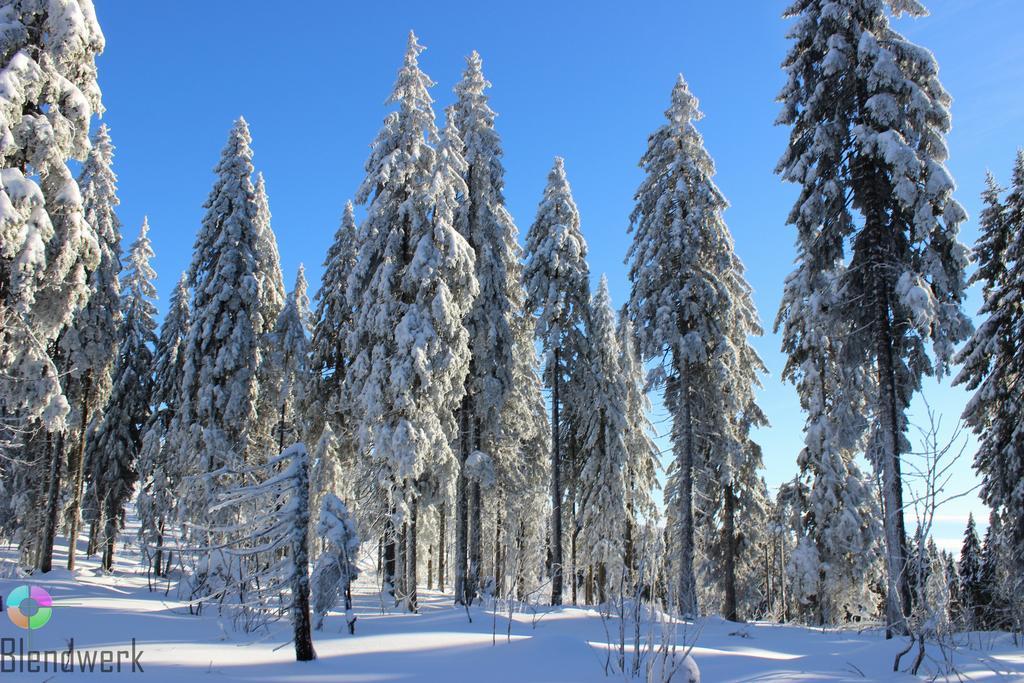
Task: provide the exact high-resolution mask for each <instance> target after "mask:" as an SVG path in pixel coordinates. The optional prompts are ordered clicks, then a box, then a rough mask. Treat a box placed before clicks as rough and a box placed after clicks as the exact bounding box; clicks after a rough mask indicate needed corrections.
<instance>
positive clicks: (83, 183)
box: [60, 124, 122, 570]
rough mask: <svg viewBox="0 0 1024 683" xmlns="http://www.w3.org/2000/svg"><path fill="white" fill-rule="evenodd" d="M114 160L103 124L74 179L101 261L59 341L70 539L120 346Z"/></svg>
mask: <svg viewBox="0 0 1024 683" xmlns="http://www.w3.org/2000/svg"><path fill="white" fill-rule="evenodd" d="M113 160H114V145H113V144H112V143H111V141H110V132H109V130H108V129H107V126H106V124H102V125H101V126H100V127H99V128H98V129H97V130H96V133H95V135H94V136H93V141H92V149H91V150H90V151H89V156H88V157H87V158H86V160H85V163H84V164H83V165H82V172H81V174H80V175H79V177H78V185H79V188H80V189H81V191H82V206H83V210H84V212H85V219H86V221H88V223H89V225H90V226H92V229H93V230H94V231H95V232H96V237H97V240H98V243H99V247H100V261H99V264H98V265H97V266H96V268H95V269H93V270H92V272H91V273H90V274H89V288H90V289H91V290H92V295H91V296H90V297H89V301H88V303H87V304H86V305H85V307H84V308H83V309H82V310H81V311H79V312H78V314H77V315H75V320H74V324H73V325H71V326H70V327H69V328H68V329H67V331H66V332H65V333H64V334H63V336H62V337H61V341H60V344H61V350H62V352H63V356H64V358H65V362H66V363H67V365H68V368H67V370H68V372H67V375H66V377H65V379H64V385H65V393H66V394H67V396H68V399H69V400H70V401H71V407H72V425H73V426H71V427H70V428H69V430H68V435H67V436H66V437H65V439H64V443H65V445H66V446H68V447H71V448H72V452H71V453H69V454H68V457H67V461H68V463H69V466H70V467H69V471H68V482H69V483H70V485H71V501H70V504H69V506H68V510H67V525H68V538H69V539H77V538H78V528H79V519H80V516H81V507H82V484H83V476H84V474H85V446H86V437H87V433H88V426H89V421H90V419H91V418H92V416H93V413H94V412H95V411H97V410H99V409H101V408H102V407H103V406H105V405H106V402H107V398H108V396H109V395H110V390H111V385H112V379H111V371H112V369H113V365H114V358H115V355H116V354H117V352H118V344H119V334H120V330H119V326H120V324H121V313H122V310H121V305H120V304H121V302H120V297H121V288H120V282H119V280H118V276H119V275H120V273H121V221H120V220H118V218H117V214H116V213H115V209H116V207H117V205H118V204H120V201H119V200H118V198H117V176H116V175H114V171H113ZM72 429H73V430H75V432H77V433H73V432H72ZM75 546H76V544H75V543H73V542H69V543H68V565H67V566H68V569H69V570H73V569H74V568H75V554H76V550H75Z"/></svg>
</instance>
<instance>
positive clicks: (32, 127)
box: [0, 0, 104, 569]
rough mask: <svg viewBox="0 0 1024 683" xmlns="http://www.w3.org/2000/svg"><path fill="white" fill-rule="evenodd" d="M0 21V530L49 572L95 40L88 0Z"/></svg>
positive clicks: (5, 15) (84, 227) (84, 246)
mask: <svg viewBox="0 0 1024 683" xmlns="http://www.w3.org/2000/svg"><path fill="white" fill-rule="evenodd" d="M0 24H2V25H3V36H4V38H3V41H2V46H0V71H2V73H3V76H4V92H5V95H4V97H3V98H0V99H2V101H0V140H2V141H3V144H2V145H0V415H2V418H0V455H3V456H4V457H3V458H2V460H0V462H2V463H3V464H2V465H0V478H2V480H3V481H4V482H5V484H4V489H5V500H6V504H5V510H4V512H3V513H2V514H3V519H0V525H2V527H3V529H4V531H5V535H7V536H8V537H9V538H12V540H16V541H17V542H18V544H19V546H20V550H21V551H22V560H23V564H25V565H26V566H28V565H36V566H38V567H40V568H42V569H48V568H49V566H50V564H51V561H52V544H53V536H54V535H55V533H56V527H57V520H58V518H59V514H60V508H59V502H60V495H61V493H62V491H63V488H62V482H63V481H64V478H63V477H62V471H61V470H62V466H63V458H64V453H63V448H62V441H63V433H64V428H65V425H66V418H67V415H68V412H69V406H68V402H67V399H66V397H65V395H64V393H65V391H64V389H63V388H62V386H61V382H60V370H59V369H58V366H57V365H56V363H55V361H59V360H60V355H61V354H60V351H59V349H58V348H57V346H56V344H55V341H56V340H57V338H58V336H59V335H60V334H61V333H62V331H64V330H65V329H66V328H67V326H68V325H69V324H70V323H71V320H72V317H73V316H74V314H75V313H76V312H77V311H78V310H80V309H81V307H82V306H83V305H84V304H85V302H86V301H87V299H88V296H89V287H88V282H87V275H88V272H89V271H90V270H93V269H94V268H95V267H96V266H97V264H98V261H99V257H100V252H99V246H98V244H97V240H96V236H95V232H94V231H93V230H92V228H91V226H90V225H89V224H88V222H87V221H86V220H85V219H84V216H83V211H82V198H81V194H80V192H79V188H78V185H77V183H76V181H75V179H74V177H73V176H72V174H71V171H70V170H69V168H68V161H69V160H72V159H74V160H78V161H84V160H85V157H86V154H87V153H88V150H89V138H88V135H89V124H90V121H91V119H92V115H93V113H102V104H101V102H100V91H99V86H98V85H97V83H96V65H95V57H96V55H97V54H99V53H100V52H101V51H102V50H103V42H104V41H103V34H102V32H101V31H100V27H99V25H98V23H97V22H96V17H95V13H94V11H93V8H92V3H91V2H89V1H88V0H52V1H47V2H43V1H40V0H20V1H16V2H8V3H6V4H5V5H4V7H3V8H2V9H0ZM61 362H62V361H61ZM9 458H14V459H13V460H12V459H9Z"/></svg>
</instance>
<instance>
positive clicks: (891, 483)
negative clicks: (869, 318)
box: [874, 256, 911, 638]
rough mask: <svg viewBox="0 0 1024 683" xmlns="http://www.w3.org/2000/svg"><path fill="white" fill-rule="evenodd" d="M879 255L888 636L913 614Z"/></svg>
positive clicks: (890, 347) (889, 342)
mask: <svg viewBox="0 0 1024 683" xmlns="http://www.w3.org/2000/svg"><path fill="white" fill-rule="evenodd" d="M882 261H883V259H882V258H881V256H879V257H878V259H877V262H876V263H875V264H874V275H875V283H874V284H875V291H874V299H875V302H874V303H875V316H876V318H875V344H876V349H875V353H876V355H877V357H878V358H877V363H878V392H879V403H880V405H879V410H878V419H879V420H880V423H881V424H880V430H881V439H882V452H881V453H879V456H878V457H879V459H880V460H881V462H880V463H879V465H880V466H881V469H882V473H881V474H882V510H883V513H884V515H883V527H884V531H885V559H886V568H887V570H888V571H887V574H888V580H887V584H886V588H887V589H886V596H885V622H886V637H887V638H891V637H892V634H893V633H894V632H895V633H898V634H906V633H907V623H906V618H907V617H908V616H909V615H910V604H911V602H910V582H909V578H908V577H907V546H906V541H907V533H906V527H905V525H904V521H903V480H902V477H901V474H900V452H899V440H900V436H901V433H900V428H899V424H900V420H899V417H898V416H899V413H900V412H901V408H900V406H899V403H898V401H899V399H898V398H897V395H896V392H897V389H896V369H895V364H894V358H893V331H892V324H891V320H890V318H889V310H890V306H889V291H888V286H887V284H886V281H885V275H884V273H882V272H881V271H882V269H883V268H884V267H885V266H884V264H883V262H882Z"/></svg>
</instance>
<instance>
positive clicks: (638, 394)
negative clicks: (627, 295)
mask: <svg viewBox="0 0 1024 683" xmlns="http://www.w3.org/2000/svg"><path fill="white" fill-rule="evenodd" d="M633 330H634V328H633V323H632V322H631V321H630V320H629V311H628V308H627V307H626V306H623V307H622V310H621V311H619V320H618V328H617V330H616V334H617V338H618V342H619V352H620V359H619V366H620V368H621V372H622V380H623V382H624V391H625V393H624V394H623V396H624V398H623V399H622V402H623V411H624V413H625V417H626V433H625V441H626V463H625V474H624V479H625V495H626V499H625V504H626V528H625V538H624V541H623V562H624V563H625V570H626V578H627V581H626V585H627V586H628V587H630V588H632V587H633V586H634V585H635V583H634V582H635V580H636V578H637V577H636V575H635V573H634V572H635V571H636V569H637V566H636V565H637V561H638V560H639V559H640V558H638V557H637V550H638V546H637V542H638V540H639V538H640V534H641V529H642V528H643V527H644V526H645V525H646V524H648V523H651V522H653V521H655V520H656V519H657V518H658V506H657V503H656V502H655V500H654V491H655V489H657V488H658V480H657V475H658V472H659V471H660V470H661V463H660V460H659V458H660V456H661V452H660V450H659V449H658V445H657V444H656V443H654V438H653V434H654V426H653V425H652V424H651V422H650V418H649V417H648V413H649V412H650V410H651V403H650V401H649V400H648V398H647V393H646V391H645V389H644V387H645V384H646V380H645V377H644V375H645V372H644V367H643V364H642V363H641V362H640V357H639V355H638V354H637V351H636V334H635V332H634V331H633Z"/></svg>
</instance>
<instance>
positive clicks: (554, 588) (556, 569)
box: [551, 348, 562, 605]
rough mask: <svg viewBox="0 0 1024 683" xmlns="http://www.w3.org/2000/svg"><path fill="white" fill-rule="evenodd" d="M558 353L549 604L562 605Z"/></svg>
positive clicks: (554, 386)
mask: <svg viewBox="0 0 1024 683" xmlns="http://www.w3.org/2000/svg"><path fill="white" fill-rule="evenodd" d="M559 351H560V349H558V348H555V352H554V365H553V370H552V373H551V375H552V377H551V604H552V605H561V604H562V471H561V467H562V463H561V452H560V450H559V443H558V436H559V429H558V400H559V398H558V385H559V384H560V383H561V382H560V379H561V378H560V372H561V371H560V370H559Z"/></svg>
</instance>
